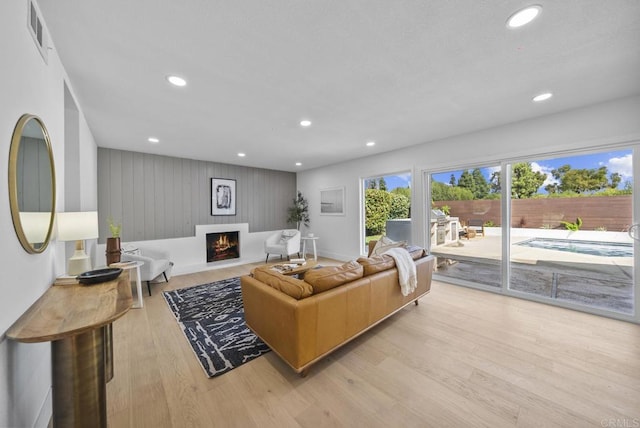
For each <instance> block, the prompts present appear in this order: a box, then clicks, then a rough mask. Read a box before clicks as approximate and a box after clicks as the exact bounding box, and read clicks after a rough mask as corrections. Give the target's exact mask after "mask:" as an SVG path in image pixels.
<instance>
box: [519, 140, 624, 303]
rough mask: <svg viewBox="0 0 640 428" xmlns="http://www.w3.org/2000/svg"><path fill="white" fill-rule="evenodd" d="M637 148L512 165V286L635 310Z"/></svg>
mask: <svg viewBox="0 0 640 428" xmlns="http://www.w3.org/2000/svg"><path fill="white" fill-rule="evenodd" d="M632 159H633V158H632V153H631V150H622V151H614V152H601V153H593V154H588V155H576V156H568V157H558V158H544V159H536V160H533V161H529V162H520V163H514V164H512V165H511V167H510V168H511V169H510V170H511V200H510V204H511V230H510V246H509V247H510V250H511V251H510V253H511V256H510V263H511V266H510V271H511V275H510V281H509V288H510V289H511V290H516V291H518V292H523V293H527V294H535V295H538V296H544V297H548V298H550V299H557V300H561V301H564V302H568V303H571V304H578V305H585V306H590V307H594V308H600V309H605V310H610V311H615V312H621V313H625V314H633V301H634V293H633V240H632V239H631V237H630V236H629V234H628V233H627V232H628V229H629V226H630V225H631V224H632V223H633V213H632V202H633V173H632Z"/></svg>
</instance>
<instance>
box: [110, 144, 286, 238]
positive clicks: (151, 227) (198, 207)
mask: <svg viewBox="0 0 640 428" xmlns="http://www.w3.org/2000/svg"><path fill="white" fill-rule="evenodd" d="M212 178H228V179H234V180H236V194H237V200H236V215H234V216H212V215H211V179H212ZM295 195H296V174H295V173H292V172H285V171H274V170H268V169H260V168H251V167H245V166H239V165H229V164H223V163H216V162H205V161H199V160H192V159H182V158H174V157H169V156H160V155H152V154H147V153H137V152H130V151H125V150H115V149H107V148H98V218H99V222H100V239H99V242H101V243H103V242H105V239H106V238H107V237H109V236H111V235H110V232H109V227H108V224H107V218H108V217H112V218H113V219H114V220H115V221H116V222H122V240H123V241H144V240H151V239H167V238H182V237H188V236H193V235H194V234H195V225H198V224H225V223H248V224H249V231H251V232H261V231H266V230H276V229H283V228H286V227H289V226H291V225H287V223H286V220H287V208H288V207H289V206H291V205H292V203H293V199H294V198H295Z"/></svg>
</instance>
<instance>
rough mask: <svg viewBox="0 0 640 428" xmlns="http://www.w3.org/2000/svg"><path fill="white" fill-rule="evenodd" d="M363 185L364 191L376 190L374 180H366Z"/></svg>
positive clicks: (376, 186)
mask: <svg viewBox="0 0 640 428" xmlns="http://www.w3.org/2000/svg"><path fill="white" fill-rule="evenodd" d="M364 183H365V186H364V187H365V188H366V189H377V188H378V185H377V183H376V179H375V178H367V179H366V180H365V182H364Z"/></svg>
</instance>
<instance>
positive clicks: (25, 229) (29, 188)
mask: <svg viewBox="0 0 640 428" xmlns="http://www.w3.org/2000/svg"><path fill="white" fill-rule="evenodd" d="M55 201H56V177H55V169H54V163H53V151H52V149H51V141H50V140H49V133H48V132H47V128H46V127H45V126H44V123H43V122H42V120H41V119H40V118H39V117H37V116H34V115H32V114H24V115H22V117H21V118H20V119H19V120H18V123H17V124H16V127H15V129H14V130H13V136H12V137H11V149H10V150H9V205H10V206H11V217H12V218H13V227H14V228H15V230H16V234H17V235H18V240H19V241H20V244H22V247H23V248H24V249H25V250H26V251H27V252H28V253H41V252H43V251H44V249H45V248H47V245H48V244H49V240H50V238H51V231H52V230H53V219H54V212H55Z"/></svg>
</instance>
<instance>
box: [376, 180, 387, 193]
mask: <svg viewBox="0 0 640 428" xmlns="http://www.w3.org/2000/svg"><path fill="white" fill-rule="evenodd" d="M378 189H380V190H385V191H386V190H387V182H386V181H385V179H384V177H380V179H379V180H378Z"/></svg>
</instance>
